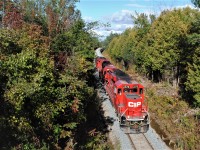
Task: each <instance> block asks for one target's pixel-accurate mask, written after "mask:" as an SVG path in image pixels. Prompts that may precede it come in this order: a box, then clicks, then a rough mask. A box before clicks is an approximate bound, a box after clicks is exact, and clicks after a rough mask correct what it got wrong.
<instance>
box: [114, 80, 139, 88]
mask: <svg viewBox="0 0 200 150" xmlns="http://www.w3.org/2000/svg"><path fill="white" fill-rule="evenodd" d="M115 84H116V86H117V87H119V86H121V85H130V84H139V83H138V82H136V81H133V80H130V82H127V81H126V80H121V79H120V80H118V81H117V82H115Z"/></svg>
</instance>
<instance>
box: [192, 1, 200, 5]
mask: <svg viewBox="0 0 200 150" xmlns="http://www.w3.org/2000/svg"><path fill="white" fill-rule="evenodd" d="M192 3H193V4H194V5H195V6H196V7H200V1H199V0H192Z"/></svg>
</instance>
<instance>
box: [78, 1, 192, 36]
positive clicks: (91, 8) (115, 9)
mask: <svg viewBox="0 0 200 150" xmlns="http://www.w3.org/2000/svg"><path fill="white" fill-rule="evenodd" d="M187 6H189V7H192V8H194V5H193V4H192V3H191V0H80V2H78V3H77V9H79V10H80V11H81V16H82V18H83V19H84V20H85V21H86V22H92V21H99V22H101V23H109V24H110V26H109V27H100V28H98V29H95V30H94V31H95V32H96V33H97V34H98V35H99V36H101V38H102V39H104V38H105V37H106V36H108V35H109V34H110V33H111V32H112V33H122V32H123V31H125V30H126V29H127V28H131V27H133V26H134V24H133V21H132V18H131V16H132V15H135V12H137V13H145V14H155V15H157V16H159V14H160V12H162V11H163V10H165V9H174V8H183V7H187Z"/></svg>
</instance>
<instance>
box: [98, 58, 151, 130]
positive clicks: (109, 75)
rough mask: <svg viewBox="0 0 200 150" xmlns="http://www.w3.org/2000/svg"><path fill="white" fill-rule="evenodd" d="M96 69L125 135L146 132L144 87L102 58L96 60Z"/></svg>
mask: <svg viewBox="0 0 200 150" xmlns="http://www.w3.org/2000/svg"><path fill="white" fill-rule="evenodd" d="M96 69H97V70H98V72H99V77H100V79H102V82H103V83H104V88H105V90H106V92H107V93H108V95H109V97H110V100H111V103H112V105H113V107H114V108H115V111H116V113H117V116H118V118H119V122H120V126H121V128H122V129H123V130H124V131H125V132H126V133H138V132H147V131H148V129H149V123H150V120H149V114H148V107H147V103H146V102H145V99H144V87H143V86H142V85H141V84H139V83H138V82H135V81H133V80H132V79H131V77H130V76H128V75H127V74H126V73H124V72H123V71H121V70H119V69H118V68H116V67H115V66H114V65H112V64H111V63H110V61H108V60H107V59H106V58H104V57H97V58H96Z"/></svg>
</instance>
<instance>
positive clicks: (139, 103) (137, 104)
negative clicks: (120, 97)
mask: <svg viewBox="0 0 200 150" xmlns="http://www.w3.org/2000/svg"><path fill="white" fill-rule="evenodd" d="M140 105H141V102H137V103H134V102H128V107H138V106H140Z"/></svg>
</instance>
